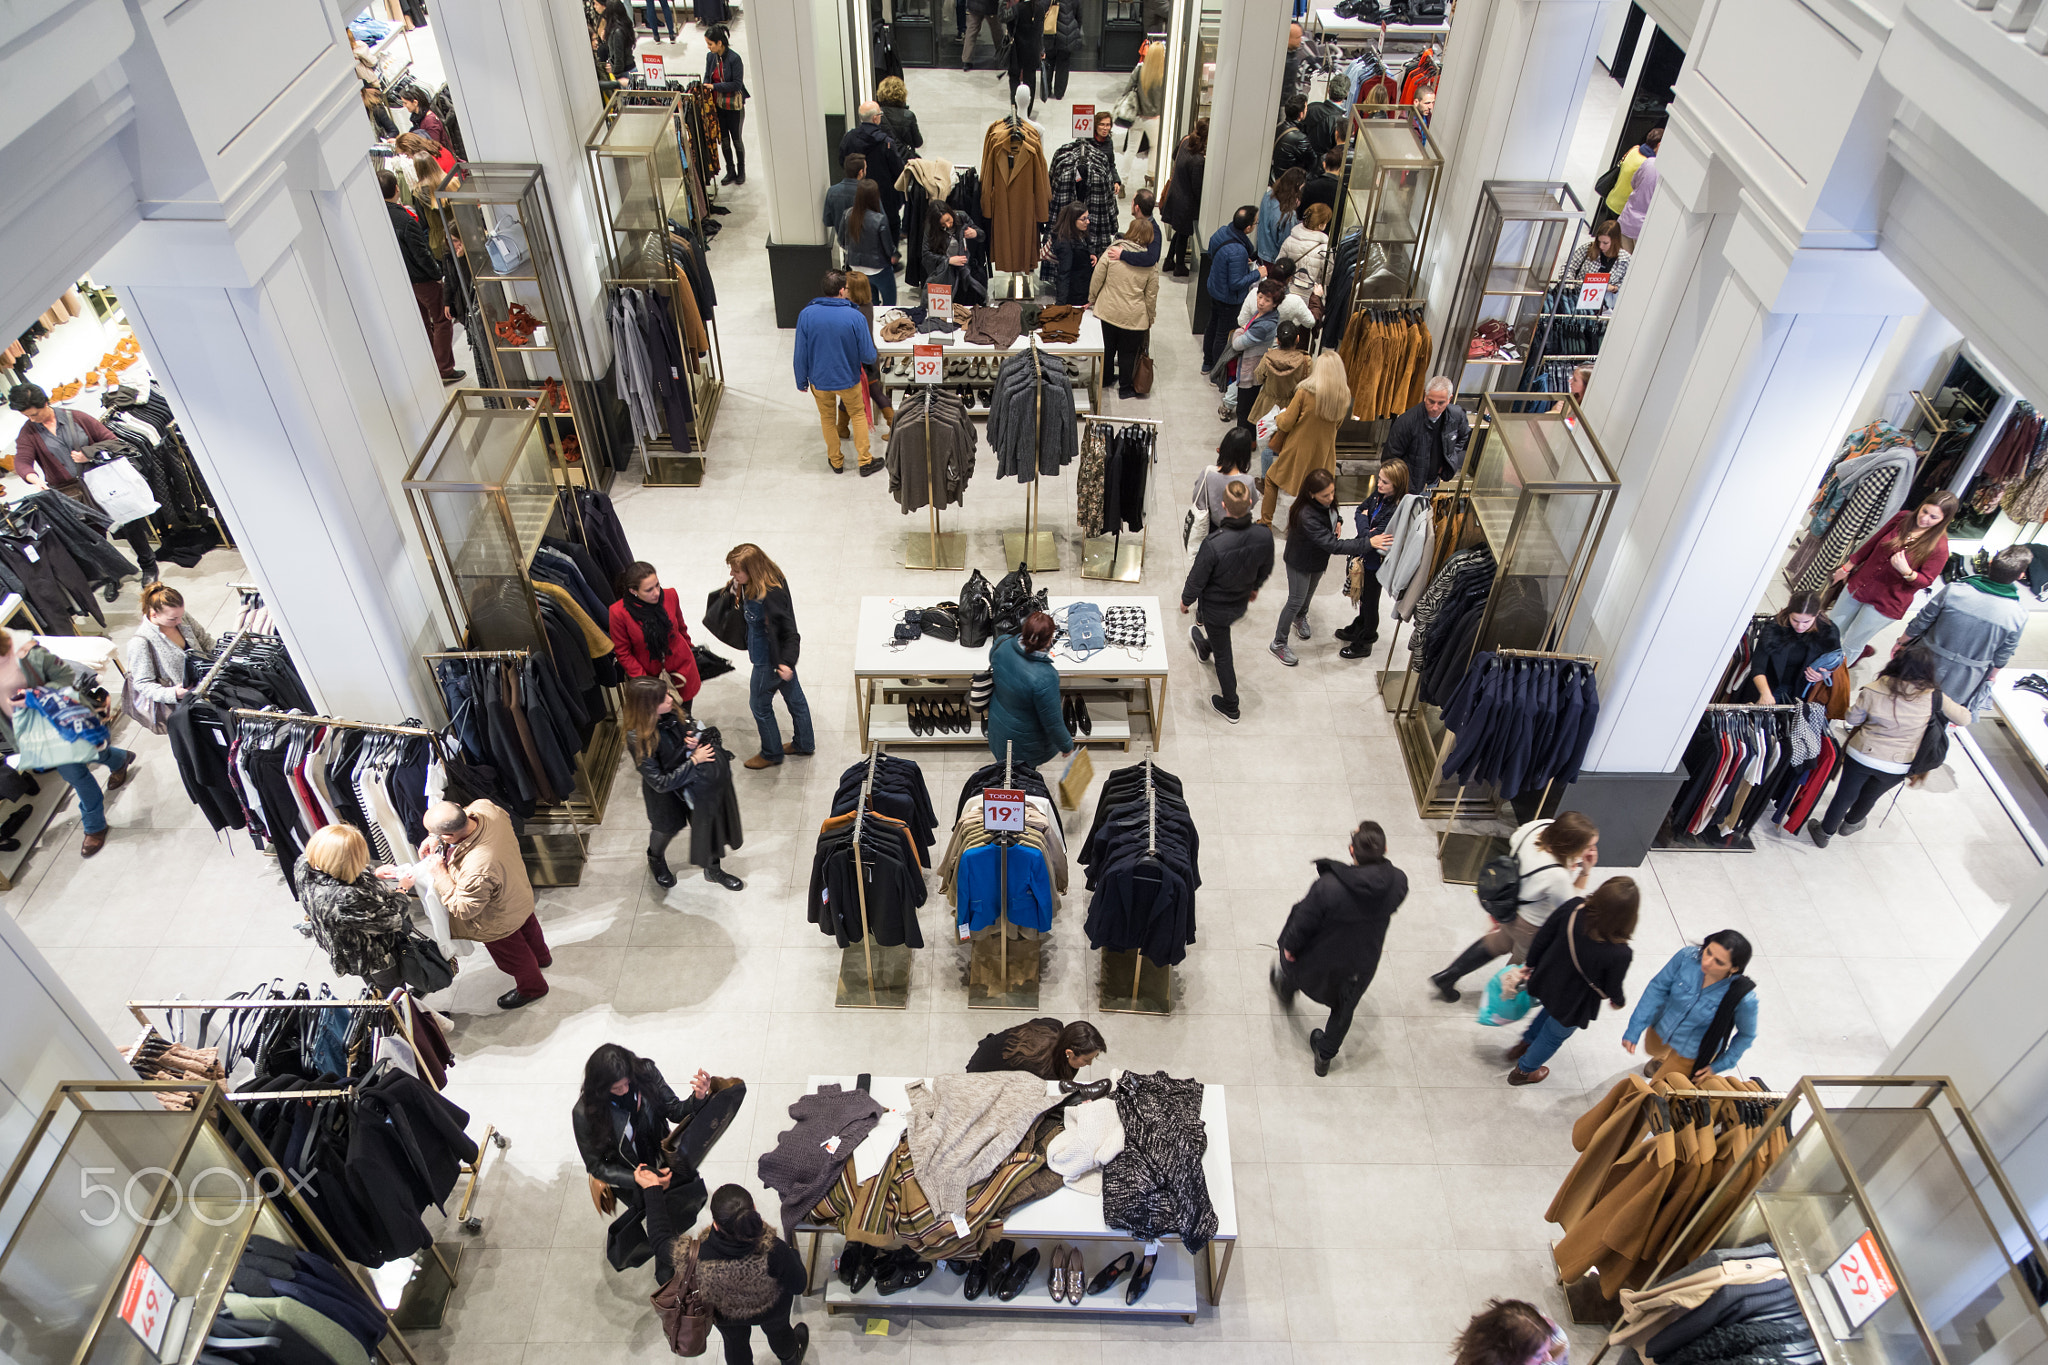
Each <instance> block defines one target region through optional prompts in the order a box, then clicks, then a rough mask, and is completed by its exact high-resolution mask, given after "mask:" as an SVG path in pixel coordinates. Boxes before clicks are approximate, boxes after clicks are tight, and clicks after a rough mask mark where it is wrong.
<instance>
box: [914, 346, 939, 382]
mask: <svg viewBox="0 0 2048 1365" xmlns="http://www.w3.org/2000/svg"><path fill="white" fill-rule="evenodd" d="M945 356H946V348H945V347H943V346H912V347H911V348H910V379H911V382H912V383H915V384H936V383H938V382H939V381H940V380H942V379H944V378H945V377H946V360H945Z"/></svg>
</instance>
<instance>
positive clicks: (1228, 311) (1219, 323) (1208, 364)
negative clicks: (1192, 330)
mask: <svg viewBox="0 0 2048 1365" xmlns="http://www.w3.org/2000/svg"><path fill="white" fill-rule="evenodd" d="M1258 223H1259V210H1258V209H1257V207H1256V206H1254V205H1251V204H1246V205H1245V206H1244V207H1243V208H1241V209H1239V210H1238V211H1237V212H1236V213H1233V214H1231V215H1230V221H1229V222H1228V223H1225V224H1224V225H1223V226H1222V227H1220V228H1217V229H1216V231H1215V234H1214V235H1212V236H1211V237H1210V238H1209V326H1208V329H1207V330H1206V331H1204V332H1203V333H1202V369H1203V370H1204V371H1205V372H1206V371H1209V370H1213V369H1215V368H1216V357H1217V356H1218V355H1219V354H1221V353H1222V350H1223V343H1224V342H1226V341H1228V340H1229V339H1230V333H1231V329H1232V328H1234V327H1236V326H1237V306H1238V305H1239V304H1240V303H1243V302H1244V296H1245V295H1246V294H1249V293H1251V291H1252V286H1253V285H1255V284H1257V283H1258V282H1259V281H1260V280H1262V279H1264V278H1265V275H1266V268H1265V267H1264V266H1262V265H1259V264H1257V263H1255V262H1254V261H1253V260H1252V230H1253V229H1254V228H1256V227H1257V226H1258Z"/></svg>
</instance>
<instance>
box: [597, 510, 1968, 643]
mask: <svg viewBox="0 0 2048 1365" xmlns="http://www.w3.org/2000/svg"><path fill="white" fill-rule="evenodd" d="M1959 510H1960V504H1959V503H1957V502H1956V498H1955V494H1953V493H1949V492H1940V493H1935V494H1933V495H1931V496H1930V497H1929V498H1928V499H1927V501H1925V502H1923V503H1921V504H1920V505H1919V506H1918V507H1915V508H1913V509H1912V510H1911V511H1908V512H1900V513H1899V514H1898V515H1897V516H1895V517H1893V518H1892V519H1891V520H1890V521H1888V522H1886V523H1885V524H1884V525H1882V526H1880V527H1878V528H1877V534H1876V535H1874V536H1872V537H1871V538H1870V539H1868V540H1866V541H1864V542H1863V544H1862V546H1861V547H1860V548H1859V549H1857V551H1856V552H1855V553H1854V554H1852V555H1850V556H1849V559H1848V562H1847V563H1845V564H1843V565H1842V567H1841V568H1839V569H1837V570H1835V579H1834V581H1835V582H1837V583H1840V584H1842V595H1841V597H1840V598H1839V599H1837V600H1836V602H1835V608H1834V610H1833V611H1831V612H1829V613H1828V619H1829V620H1831V621H1833V622H1834V623H1835V626H1836V628H1837V629H1838V630H1840V631H1841V632H1842V657H1843V660H1844V661H1845V662H1846V663H1847V664H1848V665H1849V666H1850V667H1851V668H1854V667H1855V666H1856V661H1857V660H1858V659H1860V658H1862V657H1863V654H1864V647H1865V646H1867V645H1868V644H1869V643H1870V642H1871V641H1872V640H1874V639H1876V638H1877V635H1878V632H1880V631H1882V630H1883V629H1884V628H1885V627H1886V626H1888V625H1890V624H1891V623H1892V622H1894V621H1899V620H1903V619H1905V615H1906V612H1907V611H1908V610H1909V609H1910V608H1911V607H1912V605H1913V596H1914V594H1915V593H1917V592H1919V591H1920V590H1921V589H1922V588H1924V587H1926V586H1927V585H1928V584H1930V583H1932V582H1933V581H1934V580H1935V578H1936V576H1937V575H1939V574H1940V573H1941V570H1942V566H1944V565H1945V564H1947V563H1948V524H1949V523H1950V522H1951V521H1953V520H1955V515H1956V513H1957V511H1959ZM613 610H615V611H616V610H617V608H613Z"/></svg>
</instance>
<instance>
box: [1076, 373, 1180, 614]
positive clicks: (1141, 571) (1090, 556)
mask: <svg viewBox="0 0 2048 1365" xmlns="http://www.w3.org/2000/svg"><path fill="white" fill-rule="evenodd" d="M1098 423H1099V424H1101V425H1103V426H1107V427H1120V426H1123V427H1151V428H1152V429H1153V432H1154V442H1153V447H1152V453H1151V456H1150V462H1151V466H1152V468H1153V469H1155V470H1156V469H1157V468H1158V465H1159V447H1158V441H1157V432H1158V430H1159V428H1161V427H1162V426H1164V425H1165V424H1164V423H1163V422H1161V421H1160V420H1159V419H1158V418H1156V417H1103V416H1099V415H1097V414H1095V413H1092V412H1091V413H1089V414H1087V415H1086V416H1084V417H1083V418H1082V419H1081V439H1082V443H1083V444H1084V445H1085V444H1086V443H1087V439H1088V428H1090V427H1092V426H1095V425H1096V424H1098ZM1152 478H1153V476H1152V474H1151V473H1150V472H1148V473H1147V474H1146V476H1145V501H1146V503H1147V504H1149V503H1150V502H1151V501H1152ZM1151 529H1152V521H1151V518H1150V517H1149V516H1148V517H1146V518H1145V525H1144V527H1143V528H1141V529H1140V530H1139V532H1138V543H1137V544H1136V545H1132V546H1129V547H1128V548H1127V547H1126V546H1125V545H1124V540H1123V529H1122V527H1121V526H1119V527H1118V529H1117V530H1115V531H1113V532H1111V533H1110V534H1109V535H1106V536H1090V537H1087V538H1085V539H1083V540H1082V542H1081V577H1083V578H1095V579H1102V580H1105V581H1108V582H1115V583H1140V582H1143V581H1144V578H1145V547H1146V545H1147V544H1148V543H1149V537H1150V532H1151ZM1104 541H1108V542H1109V543H1108V544H1107V545H1104V544H1103V542H1104Z"/></svg>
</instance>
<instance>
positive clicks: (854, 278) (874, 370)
mask: <svg viewBox="0 0 2048 1365" xmlns="http://www.w3.org/2000/svg"><path fill="white" fill-rule="evenodd" d="M846 297H847V298H848V299H851V300H852V301H853V306H854V307H855V308H857V309H859V310H860V315H861V316H862V317H863V318H866V319H867V324H868V331H869V333H870V334H872V333H873V332H874V330H875V289H874V286H873V285H871V284H869V283H868V277H867V276H866V275H863V274H862V273H861V272H860V271H858V270H849V271H847V272H846ZM860 371H861V373H862V374H864V375H866V376H867V380H868V401H869V402H870V403H873V404H875V405H876V406H877V407H879V408H880V409H881V410H882V416H883V418H884V419H885V420H886V421H887V422H888V423H889V425H890V426H892V427H893V426H895V425H896V409H894V408H892V407H890V406H889V391H888V389H886V388H884V387H883V386H882V368H881V361H880V360H879V359H876V360H870V361H868V362H867V363H866V364H865V365H862V366H861V367H860ZM869 420H870V421H872V420H873V419H872V418H870V419H869ZM852 435H853V421H852V419H851V418H850V417H848V416H847V410H846V407H845V405H844V404H841V405H839V439H840V440H842V441H844V440H847V439H849V438H850V437H851V436H852ZM875 435H877V436H879V437H882V438H883V439H885V440H886V439H887V438H888V435H889V433H888V432H886V431H878V432H876V433H875Z"/></svg>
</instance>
